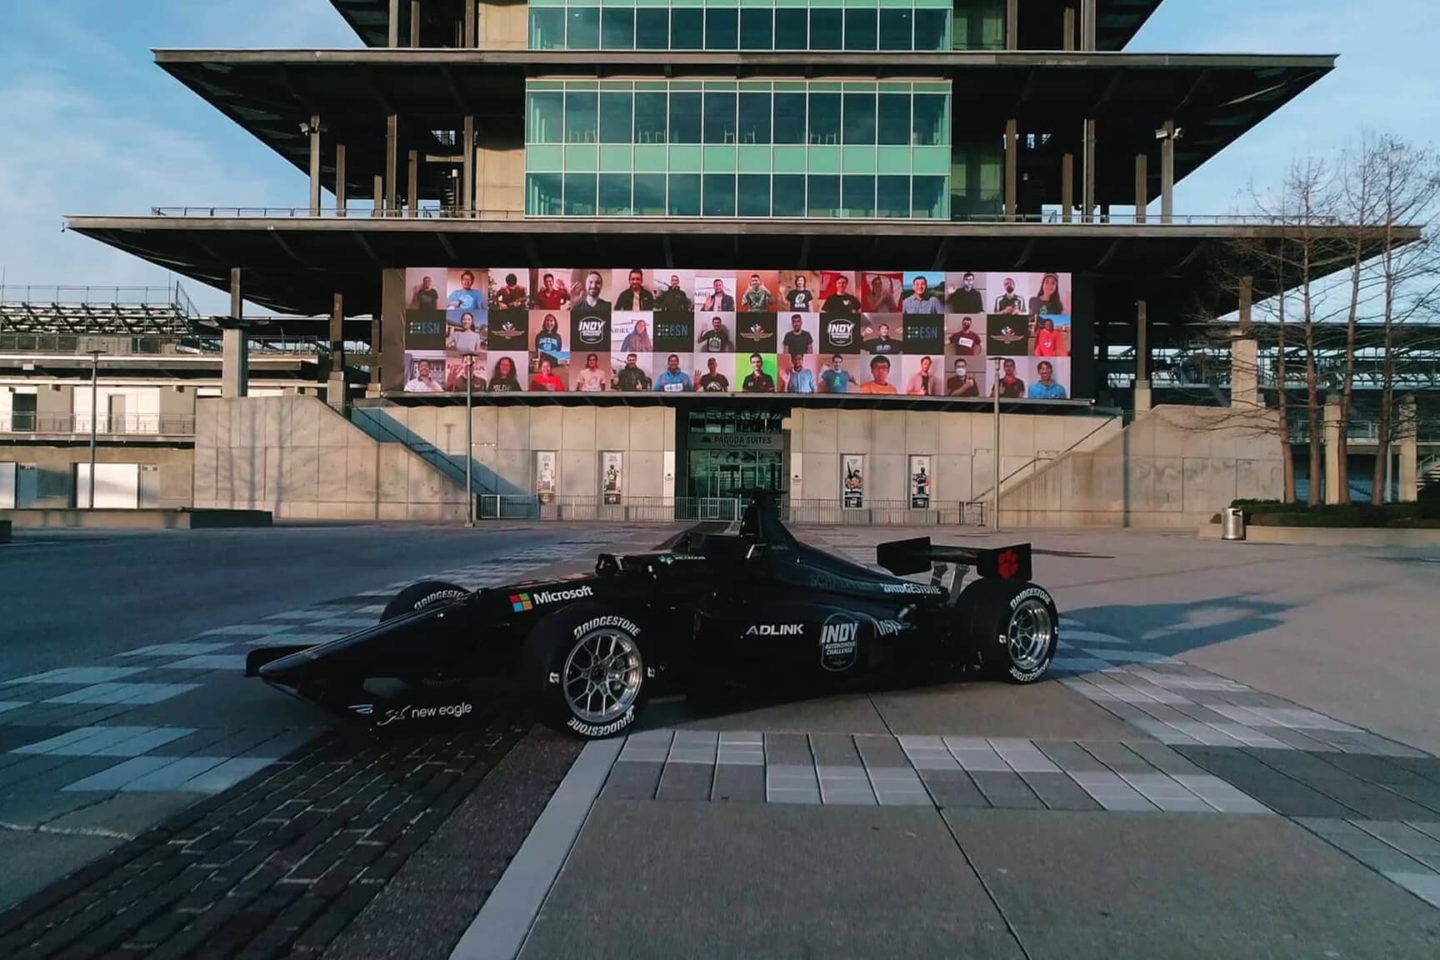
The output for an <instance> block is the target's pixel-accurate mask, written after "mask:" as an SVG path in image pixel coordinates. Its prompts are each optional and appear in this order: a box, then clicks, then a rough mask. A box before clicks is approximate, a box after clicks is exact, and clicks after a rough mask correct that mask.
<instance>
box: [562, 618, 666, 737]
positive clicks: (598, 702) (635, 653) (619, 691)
mask: <svg viewBox="0 0 1440 960" xmlns="http://www.w3.org/2000/svg"><path fill="white" fill-rule="evenodd" d="M644 672H645V664H644V662H643V661H642V660H641V658H640V648H639V647H638V646H636V645H635V640H634V638H633V637H631V636H630V635H629V634H627V633H624V632H622V631H619V630H614V629H611V628H606V627H601V628H600V629H598V630H592V631H591V632H590V633H587V634H585V636H583V637H581V638H580V639H579V640H577V641H576V642H575V645H574V646H573V647H571V648H570V654H569V656H567V657H566V658H565V667H564V669H563V670H562V671H561V673H560V676H561V682H562V683H563V685H564V691H565V701H566V703H568V704H569V706H570V712H571V713H572V714H574V715H575V717H576V719H579V720H582V721H584V722H586V723H597V724H603V723H610V722H612V721H615V720H618V719H620V718H621V717H623V716H624V715H625V713H626V711H628V710H629V709H630V708H631V707H632V706H634V705H635V698H636V697H638V696H639V695H640V683H641V681H642V679H643V677H644V675H645V673H644Z"/></svg>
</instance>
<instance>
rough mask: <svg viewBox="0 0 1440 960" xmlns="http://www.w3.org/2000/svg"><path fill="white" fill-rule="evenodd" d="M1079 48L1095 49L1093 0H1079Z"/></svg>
mask: <svg viewBox="0 0 1440 960" xmlns="http://www.w3.org/2000/svg"><path fill="white" fill-rule="evenodd" d="M1080 49H1081V50H1084V51H1086V52H1087V53H1088V52H1093V51H1094V49H1095V0H1080Z"/></svg>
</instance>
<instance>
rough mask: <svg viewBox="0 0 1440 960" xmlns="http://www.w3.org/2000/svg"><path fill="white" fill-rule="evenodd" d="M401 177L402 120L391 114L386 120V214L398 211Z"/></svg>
mask: <svg viewBox="0 0 1440 960" xmlns="http://www.w3.org/2000/svg"><path fill="white" fill-rule="evenodd" d="M399 176H400V118H399V117H398V116H397V115H395V114H393V113H392V114H390V115H389V116H388V117H386V118H385V213H386V214H387V215H393V214H394V213H395V210H396V204H397V198H396V191H397V190H398V189H399V185H398V184H397V183H396V180H397V179H398V178H399Z"/></svg>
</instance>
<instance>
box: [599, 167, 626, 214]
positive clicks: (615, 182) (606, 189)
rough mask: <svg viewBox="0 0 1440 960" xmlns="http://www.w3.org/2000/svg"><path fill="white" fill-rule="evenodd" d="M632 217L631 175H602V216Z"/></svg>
mask: <svg viewBox="0 0 1440 960" xmlns="http://www.w3.org/2000/svg"><path fill="white" fill-rule="evenodd" d="M629 215H630V174H628V173H602V174H600V216H602V217H628V216H629Z"/></svg>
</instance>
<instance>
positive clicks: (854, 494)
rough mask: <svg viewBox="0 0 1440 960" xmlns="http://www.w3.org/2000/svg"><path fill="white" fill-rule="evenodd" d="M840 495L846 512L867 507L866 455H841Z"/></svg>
mask: <svg viewBox="0 0 1440 960" xmlns="http://www.w3.org/2000/svg"><path fill="white" fill-rule="evenodd" d="M840 494H841V499H842V500H843V501H844V504H845V509H846V510H859V509H860V508H861V507H863V506H865V454H863V453H846V454H842V455H841V457H840Z"/></svg>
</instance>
